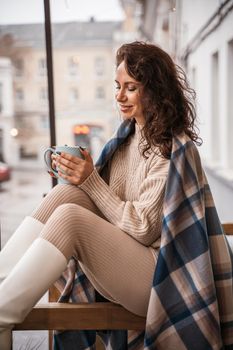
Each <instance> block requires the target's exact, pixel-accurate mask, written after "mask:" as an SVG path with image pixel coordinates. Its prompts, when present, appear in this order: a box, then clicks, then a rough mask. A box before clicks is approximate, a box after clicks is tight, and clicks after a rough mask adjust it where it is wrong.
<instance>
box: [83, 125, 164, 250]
mask: <svg viewBox="0 0 233 350" xmlns="http://www.w3.org/2000/svg"><path fill="white" fill-rule="evenodd" d="M140 138H141V131H140V127H139V126H138V124H135V133H134V134H133V135H131V136H130V138H129V139H128V140H127V142H126V144H124V145H123V147H121V148H120V149H118V150H117V151H116V152H115V154H114V156H113V157H112V159H111V161H110V163H109V166H108V174H106V175H105V177H106V178H105V180H107V183H106V182H105V181H104V180H103V179H102V178H101V177H100V175H99V174H98V172H97V170H96V169H94V170H93V172H92V173H91V175H90V176H89V177H88V178H87V179H86V180H85V181H84V182H83V183H82V184H81V185H80V186H79V187H80V188H81V189H82V190H83V191H85V192H86V193H87V194H88V195H89V196H90V197H91V198H92V200H93V201H94V203H95V204H96V205H97V206H98V208H99V209H100V210H101V212H102V213H103V214H104V216H105V217H106V218H107V220H108V221H109V222H111V223H112V224H114V225H116V226H117V227H119V228H120V229H121V230H123V231H125V232H126V233H128V234H129V235H130V236H132V237H133V238H135V239H136V240H137V241H139V242H140V243H142V244H143V245H145V246H152V247H153V248H158V247H159V246H160V236H161V224H162V205H163V198H164V192H165V184H166V179H167V174H168V167H169V160H167V159H164V158H162V157H161V156H158V155H156V154H155V153H154V152H152V151H151V153H150V155H149V158H148V159H145V158H144V157H143V156H142V154H141V152H140V150H139V141H140Z"/></svg>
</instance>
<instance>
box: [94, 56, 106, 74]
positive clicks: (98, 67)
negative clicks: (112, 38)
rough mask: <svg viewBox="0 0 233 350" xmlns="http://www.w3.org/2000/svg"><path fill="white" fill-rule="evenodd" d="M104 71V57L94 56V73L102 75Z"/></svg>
mask: <svg viewBox="0 0 233 350" xmlns="http://www.w3.org/2000/svg"><path fill="white" fill-rule="evenodd" d="M104 71H105V59H104V57H96V58H95V74H96V75H98V76H101V75H104Z"/></svg>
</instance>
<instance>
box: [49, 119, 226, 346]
mask: <svg viewBox="0 0 233 350" xmlns="http://www.w3.org/2000/svg"><path fill="white" fill-rule="evenodd" d="M133 132H134V122H132V121H124V122H123V123H122V124H121V125H120V127H119V129H118V131H117V133H116V135H115V136H114V137H113V138H112V139H111V140H110V141H109V142H108V143H107V144H106V145H105V147H104V149H103V151H102V153H101V156H100V158H99V160H98V161H97V163H96V167H97V169H98V170H99V173H100V174H101V171H102V169H103V168H104V166H105V165H106V164H107V162H108V160H109V159H110V158H111V157H112V155H113V154H114V152H115V151H116V149H117V148H118V147H119V145H120V144H122V143H123V142H124V141H125V140H126V138H127V137H128V136H129V135H130V134H131V133H133ZM57 287H58V289H59V290H60V291H61V298H60V301H61V302H68V301H69V302H93V301H95V300H96V293H95V290H94V288H93V287H92V285H91V284H90V282H89V281H88V279H87V278H86V276H85V275H84V274H83V272H82V271H81V269H80V267H79V266H78V262H77V261H75V260H73V259H72V260H71V261H70V263H69V266H68V269H67V271H66V272H65V273H64V274H63V276H62V277H61V278H60V279H59V281H58V282H57ZM98 335H99V336H100V337H101V338H102V340H103V342H104V344H105V348H106V349H108V350H126V349H132V350H139V349H144V350H155V349H156V350H157V349H158V350H160V349H163V350H164V349H166V350H172V349H176V350H183V349H188V350H204V349H205V350H207V349H209V350H210V349H215V350H217V349H226V350H228V349H233V256H232V252H231V250H230V247H229V245H228V243H227V240H226V238H225V235H224V233H223V231H222V227H221V224H220V221H219V219H218V215H217V212H216V209H215V206H214V202H213V198H212V195H211V192H210V188H209V185H208V183H207V180H206V177H205V174H204V171H203V169H202V166H201V161H200V157H199V154H198V151H197V148H196V147H195V145H194V143H193V142H192V141H191V140H190V139H189V138H188V137H187V136H186V135H179V136H177V137H174V139H173V145H172V154H171V161H170V167H169V173H168V180H167V185H166V192H165V199H164V211H163V225H162V232H161V247H160V252H159V257H158V262H157V265H156V269H155V273H154V280H153V285H152V288H151V296H150V301H149V307H148V313H147V319H146V329H145V331H143V332H136V331H111V330H108V331H102V332H98ZM95 339H96V332H95V331H66V332H56V333H55V336H54V349H55V350H61V349H63V350H64V349H65V350H82V349H95Z"/></svg>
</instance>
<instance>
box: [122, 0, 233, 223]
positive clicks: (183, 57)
mask: <svg viewBox="0 0 233 350" xmlns="http://www.w3.org/2000/svg"><path fill="white" fill-rule="evenodd" d="M122 1H123V2H124V3H125V4H126V3H131V4H134V6H135V7H137V6H138V4H140V6H141V12H142V15H141V21H140V26H139V28H140V33H139V35H140V38H141V39H144V40H148V41H150V42H153V43H155V44H157V45H159V46H161V47H162V48H163V49H164V50H165V51H167V52H168V53H169V54H170V55H171V56H172V57H173V59H174V60H175V61H176V63H178V64H179V65H181V66H182V67H183V68H184V70H185V72H186V74H187V76H188V79H189V81H190V84H191V87H193V88H194V89H195V91H196V93H197V101H196V109H197V116H198V120H199V129H200V136H201V137H202V139H203V145H202V146H201V147H200V148H199V150H200V153H201V156H202V159H203V164H204V166H205V168H206V172H207V175H208V179H209V182H210V185H211V189H212V192H213V194H214V199H215V202H216V206H217V209H218V212H219V215H220V218H221V220H222V221H225V222H226V221H233V211H232V209H231V208H232V202H233V155H232V150H233V137H232V135H233V99H232V91H233V86H232V85H233V25H232V23H233V1H232V0H226V1H218V0H205V1H201V0H196V1H191V0H140V1H139V0H134V1H130V0H122Z"/></svg>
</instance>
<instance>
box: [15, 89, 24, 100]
mask: <svg viewBox="0 0 233 350" xmlns="http://www.w3.org/2000/svg"><path fill="white" fill-rule="evenodd" d="M15 99H16V101H19V102H20V101H23V99H24V92H23V89H22V88H18V89H16V90H15Z"/></svg>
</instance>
